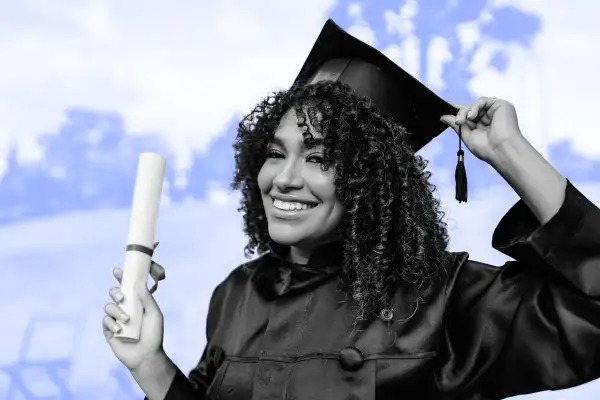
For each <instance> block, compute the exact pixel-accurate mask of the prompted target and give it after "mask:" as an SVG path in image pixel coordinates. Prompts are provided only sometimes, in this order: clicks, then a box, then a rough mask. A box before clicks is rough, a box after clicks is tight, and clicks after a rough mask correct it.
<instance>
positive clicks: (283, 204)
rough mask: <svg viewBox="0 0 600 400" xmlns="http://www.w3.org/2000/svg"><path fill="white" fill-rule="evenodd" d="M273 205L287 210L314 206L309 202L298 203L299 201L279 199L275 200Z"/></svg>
mask: <svg viewBox="0 0 600 400" xmlns="http://www.w3.org/2000/svg"><path fill="white" fill-rule="evenodd" d="M273 205H274V206H275V208H278V209H280V210H285V211H300V210H308V209H309V208H312V207H313V206H311V205H308V204H303V203H297V202H292V201H281V200H277V199H274V200H273Z"/></svg>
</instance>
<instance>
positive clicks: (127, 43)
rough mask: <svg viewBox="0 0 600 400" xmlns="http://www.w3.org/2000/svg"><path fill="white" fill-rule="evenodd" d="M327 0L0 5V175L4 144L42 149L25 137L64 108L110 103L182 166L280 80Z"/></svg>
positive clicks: (27, 156)
mask: <svg viewBox="0 0 600 400" xmlns="http://www.w3.org/2000/svg"><path fill="white" fill-rule="evenodd" d="M334 3H335V1H334V0H311V1H309V2H304V3H302V2H285V3H281V2H276V1H272V0H262V1H254V2H251V3H248V2H245V1H228V2H210V3H208V2H198V1H192V0H184V1H180V2H178V3H177V7H173V6H171V5H170V3H168V2H156V1H151V2H149V1H141V0H137V1H127V2H123V1H116V0H112V1H100V0H83V1H79V2H72V1H68V0H57V1H52V2H42V1H36V0H23V1H19V2H9V3H4V4H3V5H1V6H0V27H2V28H0V54H2V60H3V61H2V74H1V75H0V99H1V100H0V115H1V116H2V117H1V118H0V176H1V174H2V173H3V171H4V169H5V167H6V165H5V164H4V162H5V158H6V156H7V154H8V152H9V148H10V147H11V146H12V145H15V146H17V148H18V157H19V159H20V160H24V161H29V162H37V161H38V160H40V159H41V158H43V156H44V149H43V148H40V146H39V144H38V143H37V140H36V137H37V136H38V135H40V134H42V133H46V132H49V131H52V130H53V129H54V128H55V127H57V126H59V125H60V124H61V122H62V119H63V117H64V114H63V113H64V111H65V110H66V109H68V108H69V107H71V106H79V107H87V108H90V109H95V110H99V111H118V112H119V113H121V114H122V115H123V117H124V119H125V122H126V129H127V131H129V132H133V134H135V133H141V134H145V133H147V132H158V133H160V134H161V135H164V137H165V139H166V140H167V141H168V143H169V145H170V146H171V148H172V149H173V150H174V151H175V152H176V155H177V157H176V163H177V164H176V166H177V167H178V169H180V170H184V169H186V168H187V167H189V164H190V160H191V157H192V154H193V152H194V151H205V150H206V149H207V146H208V145H209V144H210V143H211V140H213V139H214V138H215V137H216V136H217V135H219V134H221V133H222V131H223V130H224V128H225V126H226V124H227V123H228V122H229V120H230V119H231V118H232V117H233V116H236V115H240V114H241V113H244V112H247V111H248V109H249V108H250V107H252V105H253V104H254V103H255V102H256V100H257V99H258V98H262V97H263V96H264V95H265V94H266V92H267V91H268V90H269V88H271V89H275V88H278V87H279V88H283V87H287V86H289V84H290V83H291V82H292V80H293V78H294V77H295V75H294V74H295V73H296V72H297V69H298V66H299V65H301V62H302V61H303V58H304V55H305V53H308V51H309V50H310V48H311V46H312V44H313V42H314V39H315V34H316V32H318V31H319V29H320V27H321V25H322V24H323V22H324V20H325V17H326V15H327V12H328V11H329V10H330V9H331V8H332V7H333V5H334ZM290 15H294V18H290ZM311 32H312V33H311Z"/></svg>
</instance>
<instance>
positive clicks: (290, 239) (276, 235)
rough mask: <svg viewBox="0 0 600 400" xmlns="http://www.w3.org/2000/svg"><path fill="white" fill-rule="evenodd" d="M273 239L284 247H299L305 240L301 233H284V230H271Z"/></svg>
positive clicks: (270, 234) (270, 233)
mask: <svg viewBox="0 0 600 400" xmlns="http://www.w3.org/2000/svg"><path fill="white" fill-rule="evenodd" d="M269 236H270V237H271V239H272V240H273V241H274V242H276V243H279V244H281V245H284V246H297V245H299V244H301V243H302V241H303V239H304V238H305V236H304V235H302V234H301V233H300V232H293V231H287V232H286V231H284V230H282V229H269Z"/></svg>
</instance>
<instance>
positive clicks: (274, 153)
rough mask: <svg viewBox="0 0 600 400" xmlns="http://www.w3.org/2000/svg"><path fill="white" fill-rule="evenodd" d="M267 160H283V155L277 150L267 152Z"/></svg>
mask: <svg viewBox="0 0 600 400" xmlns="http://www.w3.org/2000/svg"><path fill="white" fill-rule="evenodd" d="M267 158H283V154H281V153H280V152H278V151H277V150H269V151H267Z"/></svg>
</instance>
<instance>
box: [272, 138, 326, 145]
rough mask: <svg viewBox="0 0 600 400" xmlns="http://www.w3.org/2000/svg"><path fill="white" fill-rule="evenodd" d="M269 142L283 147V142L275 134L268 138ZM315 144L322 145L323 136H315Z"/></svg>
mask: <svg viewBox="0 0 600 400" xmlns="http://www.w3.org/2000/svg"><path fill="white" fill-rule="evenodd" d="M269 144H274V145H277V146H281V147H285V143H284V142H283V140H281V139H280V138H279V137H277V136H273V137H272V138H271V140H269ZM314 144H315V146H322V145H323V144H324V141H323V138H315V139H314Z"/></svg>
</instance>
